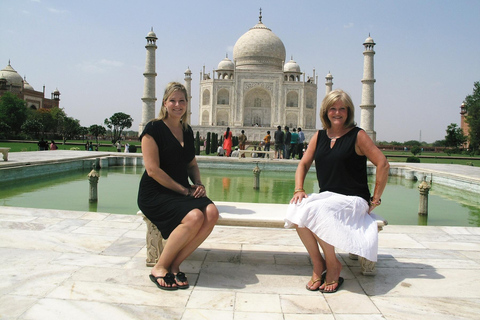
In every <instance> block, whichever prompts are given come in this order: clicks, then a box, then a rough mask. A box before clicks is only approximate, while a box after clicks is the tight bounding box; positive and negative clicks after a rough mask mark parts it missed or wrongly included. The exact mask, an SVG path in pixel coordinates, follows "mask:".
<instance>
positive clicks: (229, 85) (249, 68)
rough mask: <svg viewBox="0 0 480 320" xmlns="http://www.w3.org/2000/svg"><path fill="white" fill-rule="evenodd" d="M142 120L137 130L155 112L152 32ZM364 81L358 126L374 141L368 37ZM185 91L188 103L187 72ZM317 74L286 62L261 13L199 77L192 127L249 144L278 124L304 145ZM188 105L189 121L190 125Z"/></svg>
mask: <svg viewBox="0 0 480 320" xmlns="http://www.w3.org/2000/svg"><path fill="white" fill-rule="evenodd" d="M146 39H147V45H146V46H145V48H146V50H147V56H146V63H145V72H144V91H143V97H142V102H143V103H142V121H141V123H140V126H139V132H142V131H143V128H144V126H145V125H146V123H147V122H148V121H149V120H151V119H153V118H155V117H156V113H155V103H156V100H157V98H156V95H155V77H156V75H157V74H156V71H155V68H156V66H155V50H156V49H157V46H156V40H157V37H156V35H155V33H154V32H153V29H152V30H151V31H150V32H149V33H148V34H147V37H146ZM363 45H364V48H365V50H364V52H363V54H364V77H363V79H362V80H361V82H362V102H361V104H360V108H361V123H360V127H361V128H363V129H364V130H365V131H366V132H367V134H368V135H369V136H370V137H371V138H372V139H373V140H374V141H375V138H376V137H375V136H376V133H375V131H374V121H373V119H374V116H373V112H374V108H375V104H374V99H373V98H374V83H375V79H374V72H373V70H374V68H373V65H374V63H373V57H374V55H375V51H374V45H375V42H374V41H373V39H372V38H371V37H370V36H369V37H368V38H367V39H366V40H365V42H364V44H363ZM184 80H185V83H184V85H185V87H186V89H187V92H188V93H189V101H191V83H192V71H191V70H190V69H189V68H187V70H186V71H185V77H184ZM318 83H319V82H318V75H317V74H316V72H315V69H313V70H312V75H311V76H309V75H306V74H305V72H302V69H301V68H300V65H299V64H298V63H297V62H296V61H294V60H293V57H291V59H290V60H289V61H286V50H285V45H284V44H283V42H282V40H281V39H280V38H279V37H278V36H277V35H275V33H273V32H272V30H271V29H270V28H268V27H267V26H266V25H265V24H263V22H262V13H261V11H260V15H259V19H258V22H257V24H256V25H254V26H253V27H252V28H250V30H248V31H247V32H246V33H244V34H243V35H242V36H241V37H240V38H239V39H238V40H237V41H236V43H235V46H234V48H233V57H232V59H229V57H228V56H226V57H225V58H224V59H223V60H221V61H220V62H219V64H218V66H217V68H216V69H214V70H213V72H212V74H210V73H206V72H205V67H203V70H202V71H201V74H200V84H199V87H200V97H199V106H198V108H199V109H198V110H199V119H198V123H199V125H196V126H192V128H193V130H194V132H196V131H199V132H200V136H203V137H205V136H206V133H207V132H215V133H219V134H221V133H223V132H224V131H225V129H226V128H227V127H230V129H231V130H232V132H233V134H234V135H239V134H240V131H241V130H245V132H246V134H247V136H248V140H249V141H260V140H262V139H263V137H264V136H265V134H266V131H267V130H270V132H271V133H272V135H273V132H274V131H275V130H276V128H277V126H281V127H282V128H283V127H284V126H288V127H290V128H302V130H303V131H304V133H305V135H306V137H307V141H308V140H309V138H310V137H311V136H312V135H313V134H314V133H315V132H316V130H317V129H316V125H317V121H319V116H318V114H317V105H319V104H320V102H321V100H322V99H323V96H322V97H317V89H318ZM332 88H333V76H332V75H331V74H330V73H328V74H327V75H326V77H325V93H328V92H330V91H331V90H332ZM191 108H192V106H191V105H189V112H188V122H189V123H191V119H190V118H191Z"/></svg>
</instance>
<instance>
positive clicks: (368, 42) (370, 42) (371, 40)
mask: <svg viewBox="0 0 480 320" xmlns="http://www.w3.org/2000/svg"><path fill="white" fill-rule="evenodd" d="M363 44H375V41H373V38H371V37H370V36H368V38H367V39H365V42H364V43H363Z"/></svg>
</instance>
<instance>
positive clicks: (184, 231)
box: [151, 209, 204, 286]
mask: <svg viewBox="0 0 480 320" xmlns="http://www.w3.org/2000/svg"><path fill="white" fill-rule="evenodd" d="M203 220H204V217H203V212H202V211H201V210H199V209H194V210H192V211H190V212H189V213H188V214H187V215H186V216H185V217H184V218H183V220H182V222H181V223H180V224H179V225H178V226H177V227H176V228H175V229H174V230H173V231H172V233H171V234H170V236H169V238H168V241H167V243H166V245H165V247H164V248H163V251H162V254H161V255H160V257H159V259H158V262H157V263H156V264H155V266H154V267H153V269H152V272H151V273H152V274H153V275H154V276H155V277H158V276H160V277H163V276H165V274H166V273H168V272H170V269H171V266H172V263H173V260H174V259H175V258H176V257H177V255H178V253H179V252H180V251H181V250H182V249H183V248H184V247H185V246H186V244H187V243H188V242H189V241H191V239H193V238H194V237H195V235H196V234H197V233H198V230H199V229H200V227H201V226H202V224H203ZM158 283H159V284H160V285H161V286H165V285H166V284H165V282H164V281H163V279H158ZM173 286H175V285H173Z"/></svg>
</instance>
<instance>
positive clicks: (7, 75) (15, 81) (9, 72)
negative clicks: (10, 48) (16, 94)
mask: <svg viewBox="0 0 480 320" xmlns="http://www.w3.org/2000/svg"><path fill="white" fill-rule="evenodd" d="M0 78H4V79H6V80H7V84H8V85H14V86H22V83H23V78H22V76H21V75H19V74H18V73H17V71H15V69H13V68H12V66H11V65H10V61H9V62H8V66H6V67H5V68H4V69H2V70H1V71H0Z"/></svg>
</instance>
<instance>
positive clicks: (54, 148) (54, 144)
mask: <svg viewBox="0 0 480 320" xmlns="http://www.w3.org/2000/svg"><path fill="white" fill-rule="evenodd" d="M57 149H58V147H57V144H56V143H55V141H53V140H52V142H51V143H50V150H57Z"/></svg>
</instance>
